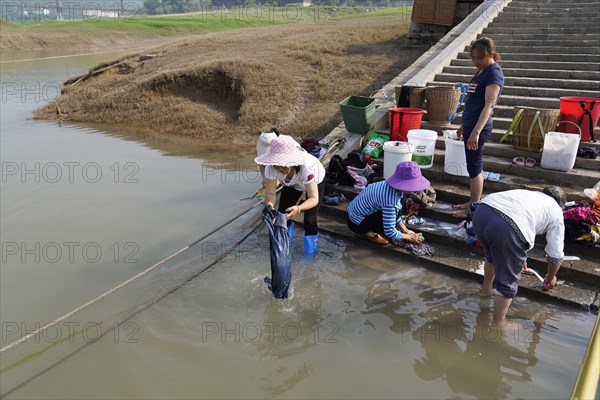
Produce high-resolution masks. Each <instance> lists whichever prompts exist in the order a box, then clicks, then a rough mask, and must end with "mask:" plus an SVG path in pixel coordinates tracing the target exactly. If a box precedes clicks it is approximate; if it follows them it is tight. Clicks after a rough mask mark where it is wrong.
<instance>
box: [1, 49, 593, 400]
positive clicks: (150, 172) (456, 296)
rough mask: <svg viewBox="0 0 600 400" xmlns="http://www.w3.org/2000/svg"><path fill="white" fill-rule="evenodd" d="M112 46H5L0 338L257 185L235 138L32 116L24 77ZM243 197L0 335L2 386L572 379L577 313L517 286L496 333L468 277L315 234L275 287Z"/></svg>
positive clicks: (16, 391) (395, 390) (38, 390)
mask: <svg viewBox="0 0 600 400" xmlns="http://www.w3.org/2000/svg"><path fill="white" fill-rule="evenodd" d="M110 56H111V55H106V54H102V55H91V56H87V57H74V58H68V57H67V58H59V59H48V60H40V61H30V62H22V63H4V64H1V66H2V88H3V91H2V125H1V128H2V133H1V147H0V151H1V158H2V160H1V161H2V183H1V184H2V186H1V189H2V190H1V192H0V196H1V213H2V218H1V225H0V228H1V232H0V233H1V236H2V257H3V259H2V266H1V269H0V274H1V276H0V278H1V279H0V285H1V286H0V288H1V293H0V296H1V302H0V311H1V316H0V317H1V322H2V341H1V346H2V347H4V346H6V345H8V344H9V343H11V342H13V341H14V340H16V339H18V338H19V337H21V336H23V335H25V334H27V333H28V332H31V331H33V330H35V329H36V328H37V327H39V326H40V325H43V324H44V323H46V322H48V321H51V320H53V319H54V318H57V317H59V316H61V315H63V314H64V313H66V312H67V311H70V310H71V309H73V308H75V307H77V306H79V305H80V304H83V303H84V302H86V301H87V300H89V299H91V298H93V297H95V296H97V295H98V294H100V293H102V292H104V291H105V290H108V289H110V288H112V287H114V286H116V285H117V284H119V283H120V282H122V281H124V280H125V279H127V278H128V277H130V276H133V275H134V274H136V273H138V272H140V271H143V270H144V269H146V268H147V267H149V266H151V265H152V264H153V263H155V262H156V261H157V260H160V259H162V258H163V257H166V256H167V255H169V254H171V253H173V252H174V251H176V250H178V249H180V248H182V247H183V246H184V245H186V244H188V243H190V242H192V241H194V240H195V239H196V238H199V237H201V236H202V235H204V234H206V233H208V232H209V231H211V230H212V229H214V228H215V227H217V226H219V225H221V224H222V223H224V222H225V221H226V220H228V219H229V218H231V217H232V216H234V215H236V214H238V213H240V212H241V211H243V210H245V209H248V208H250V207H251V206H252V205H253V204H255V203H254V201H252V200H240V199H242V198H245V197H247V196H250V195H251V194H252V193H254V191H255V190H256V188H257V186H258V183H257V176H256V170H255V169H254V168H253V167H252V166H251V159H252V156H253V153H252V151H253V149H252V146H251V145H249V146H248V148H244V149H241V148H236V150H235V151H232V149H231V148H228V147H227V146H217V145H215V144H210V145H200V144H198V143H197V142H196V141H190V140H186V139H182V138H161V137H157V136H155V135H150V134H148V133H147V132H143V131H135V130H131V129H126V128H124V127H118V126H111V127H107V126H95V125H74V124H69V125H65V124H63V125H62V126H60V125H58V124H56V123H48V122H40V121H32V120H29V119H28V118H29V115H30V114H31V111H32V110H33V109H35V108H36V107H38V106H39V105H40V104H41V102H43V101H46V100H47V98H48V97H51V95H50V94H48V95H47V96H46V97H44V96H45V95H44V93H43V90H41V89H40V93H39V95H38V96H37V97H36V95H35V92H34V91H35V90H36V89H35V88H36V87H37V88H44V87H45V88H48V91H49V90H50V89H49V88H51V87H52V85H53V82H58V83H59V82H61V81H62V80H64V79H65V78H66V77H67V76H71V75H75V74H79V73H81V72H83V71H85V70H87V68H89V67H90V66H92V65H94V64H96V63H98V62H100V61H102V60H104V59H106V58H110ZM3 61H4V60H3ZM23 83H24V84H26V85H29V86H25V87H24V89H23V86H22V85H21V84H23ZM32 88H34V89H32ZM48 93H49V92H48ZM256 210H258V209H255V210H254V211H251V212H249V213H247V214H245V215H244V216H243V217H242V218H240V219H239V220H237V221H235V222H234V223H232V224H230V225H228V226H227V228H225V229H224V230H222V231H219V233H217V234H215V235H213V236H211V237H210V238H208V239H206V240H204V241H202V242H200V243H199V244H197V245H196V246H194V247H192V248H191V249H190V250H189V251H187V252H185V253H183V254H181V255H179V256H178V257H176V258H174V259H172V260H170V261H169V262H166V263H165V264H164V265H162V266H160V267H159V268H157V269H155V270H154V271H152V272H151V273H149V274H147V275H145V276H143V277H141V278H140V279H138V280H136V281H135V282H134V283H132V284H131V285H129V286H127V287H125V288H124V289H122V290H120V291H118V292H116V293H114V294H113V295H110V296H108V297H107V298H105V299H103V300H102V301H100V302H98V303H95V304H94V305H92V306H90V307H88V308H86V309H85V310H83V311H81V312H79V313H77V314H75V315H73V316H71V317H70V318H68V319H66V320H65V321H63V322H61V323H60V324H58V325H57V326H54V327H52V328H51V329H48V330H47V331H44V332H43V333H40V334H38V335H35V336H34V337H33V338H32V339H31V340H30V341H28V342H26V343H25V344H23V345H20V346H17V347H15V348H14V349H11V350H8V351H6V352H5V353H3V354H2V359H1V364H2V365H1V367H2V370H1V376H0V386H1V388H0V395H3V396H6V397H7V398H275V397H284V398H515V397H521V398H557V399H559V398H565V397H567V396H568V395H569V393H570V391H571V388H572V385H573V383H574V380H575V377H576V373H577V370H578V367H579V363H580V361H581V358H582V355H583V352H584V349H585V346H586V344H587V340H588V337H589V334H590V332H591V328H592V325H593V318H594V316H593V315H591V314H589V313H587V312H582V311H579V310H574V309H570V308H566V307H560V306H556V305H547V304H541V303H537V302H535V301H532V300H530V299H528V298H525V297H519V298H518V299H517V301H516V302H515V304H514V305H513V307H512V308H511V312H510V315H511V317H512V320H513V321H514V325H513V326H512V327H511V328H510V329H508V330H507V331H505V332H504V333H501V332H498V331H496V330H494V329H490V328H489V327H488V324H489V318H490V304H489V301H487V300H481V299H479V297H478V296H477V295H475V294H474V293H476V291H477V285H476V284H475V283H473V282H472V281H467V280H461V279H456V278H453V277H449V276H445V275H441V274H436V273H433V272H431V271H428V270H426V269H423V268H422V267H419V266H417V265H411V264H410V263H407V262H405V261H404V260H401V259H398V258H394V259H388V258H380V257H377V258H375V257H374V256H373V253H372V251H370V250H368V251H367V250H365V249H362V248H357V247H356V246H352V245H349V244H348V243H345V242H343V241H340V240H339V239H335V238H331V237H327V236H323V237H322V238H321V241H320V246H321V247H320V255H319V258H318V259H317V261H316V262H315V263H314V264H312V265H310V266H306V265H305V263H304V262H303V260H302V254H301V253H302V245H301V242H300V241H299V240H296V243H295V245H294V248H293V255H294V257H293V259H294V262H293V274H294V276H293V285H292V291H291V297H290V299H288V300H286V301H275V300H273V299H272V298H271V296H270V295H269V294H268V292H267V291H266V288H265V286H264V284H263V283H262V279H263V277H264V276H265V275H268V273H269V255H268V246H267V243H268V240H267V236H266V232H265V230H264V229H263V228H261V227H260V220H259V216H258V215H257V214H256V212H255V211H256ZM255 227H259V229H258V230H257V231H253V229H254V228H255ZM246 236H247V239H245V240H244V241H242V239H243V238H244V237H246ZM238 241H242V242H241V245H240V246H238V247H237V248H236V249H235V250H233V251H232V252H231V253H228V250H229V249H230V248H231V247H232V245H234V244H235V243H236V242H238ZM219 257H220V258H223V260H222V261H221V262H219V263H216V264H213V261H214V260H215V259H216V258H219ZM207 268H208V269H207ZM205 269H206V270H205ZM203 270H205V271H204V272H201V271H203Z"/></svg>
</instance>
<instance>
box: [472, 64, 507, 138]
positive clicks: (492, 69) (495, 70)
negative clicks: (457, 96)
mask: <svg viewBox="0 0 600 400" xmlns="http://www.w3.org/2000/svg"><path fill="white" fill-rule="evenodd" d="M494 84H495V85H500V93H502V87H503V86H504V74H503V73H502V68H500V65H498V64H497V63H494V64H492V65H490V66H489V67H487V68H486V69H484V70H483V71H481V72H480V73H479V74H478V75H477V76H475V77H474V78H473V80H472V81H471V83H470V84H469V87H468V88H467V99H466V100H465V110H464V112H463V115H462V125H463V128H465V130H472V129H473V128H475V125H477V120H478V119H479V115H480V114H481V111H482V110H483V107H484V106H485V88H486V87H487V86H488V85H494ZM500 93H498V97H500ZM492 115H493V113H492ZM492 115H490V118H489V119H488V121H487V123H486V124H485V128H488V129H491V128H492Z"/></svg>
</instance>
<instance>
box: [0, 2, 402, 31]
mask: <svg viewBox="0 0 600 400" xmlns="http://www.w3.org/2000/svg"><path fill="white" fill-rule="evenodd" d="M411 12H412V7H402V8H387V9H381V10H376V11H369V12H367V11H366V10H364V9H358V8H351V7H337V8H331V7H323V6H313V7H271V6H255V7H238V8H234V9H230V10H224V9H215V10H213V11H211V12H207V13H196V14H189V15H165V16H161V15H156V16H144V15H140V16H136V15H134V16H129V17H125V18H124V17H122V18H116V17H115V18H109V17H104V18H92V17H90V18H89V19H86V20H73V21H53V20H46V19H40V20H38V21H35V20H30V21H23V22H4V23H2V31H3V33H13V32H21V33H25V32H28V33H37V32H39V33H44V34H52V33H56V34H65V33H76V34H84V35H85V34H112V33H127V34H131V35H141V36H153V35H177V34H184V33H206V32H219V31H228V30H233V29H240V28H251V27H262V26H274V25H281V24H293V23H299V22H332V21H337V20H342V19H352V18H373V19H377V18H385V17H390V16H398V15H408V16H410V13H411Z"/></svg>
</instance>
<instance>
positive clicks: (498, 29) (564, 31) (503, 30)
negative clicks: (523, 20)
mask: <svg viewBox="0 0 600 400" xmlns="http://www.w3.org/2000/svg"><path fill="white" fill-rule="evenodd" d="M597 33H600V28H598V27H591V28H590V27H587V28H586V27H577V26H576V25H575V26H571V27H566V28H562V27H555V28H545V27H543V28H540V27H533V28H527V27H523V28H521V27H519V28H515V27H513V26H500V25H497V24H490V25H489V26H488V27H487V28H484V29H483V32H482V34H483V35H485V36H491V35H498V34H500V35H511V34H516V35H538V34H541V35H543V34H551V35H572V34H575V35H577V34H584V35H587V34H597Z"/></svg>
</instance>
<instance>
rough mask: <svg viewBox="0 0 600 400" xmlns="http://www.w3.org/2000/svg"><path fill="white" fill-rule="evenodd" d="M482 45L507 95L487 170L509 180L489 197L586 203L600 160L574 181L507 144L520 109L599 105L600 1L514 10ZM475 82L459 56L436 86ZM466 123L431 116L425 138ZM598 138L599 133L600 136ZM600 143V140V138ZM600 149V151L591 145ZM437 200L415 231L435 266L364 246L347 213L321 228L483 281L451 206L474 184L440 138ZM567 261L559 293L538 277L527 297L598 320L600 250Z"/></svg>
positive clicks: (581, 167)
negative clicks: (529, 161) (575, 101)
mask: <svg viewBox="0 0 600 400" xmlns="http://www.w3.org/2000/svg"><path fill="white" fill-rule="evenodd" d="M479 36H489V37H491V38H492V39H493V40H494V41H495V42H496V45H497V51H498V52H499V53H500V54H501V56H502V64H501V65H502V68H503V70H504V74H505V85H506V86H505V87H504V89H503V92H502V96H501V98H500V100H499V103H498V106H497V108H496V109H495V112H494V132H493V136H492V139H491V141H490V142H489V143H488V144H486V147H485V156H484V170H486V171H491V172H497V173H500V174H501V179H500V181H497V182H493V181H485V184H484V195H485V194H486V193H492V192H496V191H503V190H509V189H515V188H527V189H541V188H543V187H544V186H548V185H550V184H552V185H558V186H561V187H563V188H564V189H565V191H566V192H567V194H568V200H585V197H584V196H583V189H584V188H587V187H592V186H594V184H596V182H598V181H599V180H600V159H596V160H588V159H582V158H577V162H576V164H575V168H573V169H572V170H571V171H569V172H559V171H551V170H545V169H542V168H541V167H540V166H539V161H540V158H541V154H540V153H532V152H526V151H521V150H516V149H514V148H513V147H512V145H510V144H501V143H499V142H498V141H499V139H500V137H501V136H502V135H503V134H504V132H505V131H506V129H507V128H508V126H509V125H510V123H511V120H512V117H513V114H514V112H513V107H515V106H527V107H536V108H559V98H560V97H561V96H586V97H598V98H600V0H595V1H593V0H583V2H567V1H566V0H542V1H540V0H533V1H525V0H515V1H513V2H511V3H510V4H509V5H508V6H507V7H505V8H504V10H503V11H502V12H501V13H500V14H499V15H498V16H497V17H496V18H495V19H494V20H493V21H492V22H491V23H490V24H489V25H488V26H487V27H486V28H484V29H483V31H482V32H481V34H480V35H479ZM474 73H475V68H474V67H473V65H472V64H471V60H470V55H469V47H468V46H467V47H466V48H465V49H464V52H460V53H459V54H458V57H457V58H455V59H453V60H452V61H451V62H450V65H448V66H446V67H445V68H444V69H443V71H442V72H441V73H439V74H437V75H436V76H435V79H434V81H433V82H428V83H427V84H428V85H452V84H453V83H456V82H463V83H468V82H469V81H470V80H471V78H472V76H473V75H474ZM459 124H460V119H457V120H455V121H454V122H453V124H452V125H450V126H445V127H440V126H434V125H431V124H429V123H428V122H427V116H426V115H425V117H424V121H423V123H422V125H421V128H424V129H432V130H435V131H437V132H438V133H441V131H442V130H445V129H458V127H459ZM596 134H597V135H598V133H596ZM597 137H600V136H597ZM581 146H593V147H596V148H598V149H600V142H599V143H582V144H581ZM516 156H523V157H530V158H534V159H536V160H537V161H538V163H537V164H536V165H535V166H534V167H533V168H527V167H520V166H517V165H514V164H512V165H511V161H512V159H513V158H514V157H516ZM422 172H423V174H424V175H425V176H426V177H427V178H428V179H429V180H430V181H431V182H432V185H433V187H434V188H435V190H436V192H437V200H438V201H437V203H436V205H435V206H434V207H432V208H426V209H423V210H422V211H421V214H420V216H422V217H424V218H425V220H426V224H425V225H422V226H412V227H411V229H413V230H415V231H420V232H423V233H424V235H425V237H426V239H427V241H428V242H429V243H432V244H433V245H434V247H435V248H436V256H435V257H416V256H413V255H412V254H411V253H410V252H408V251H406V250H405V249H402V248H399V247H397V246H391V245H388V246H383V247H378V246H375V245H371V244H370V243H368V242H366V241H364V240H362V239H360V238H359V237H357V236H356V235H354V234H353V233H352V232H350V230H349V229H348V228H347V226H346V207H347V204H341V205H339V206H325V205H323V206H322V208H321V212H320V222H319V224H320V228H321V229H322V230H324V231H326V232H329V233H330V234H332V235H336V236H341V237H343V238H345V239H346V240H350V241H357V243H361V244H362V245H365V246H372V247H373V249H374V250H376V251H384V252H393V253H399V254H401V256H402V257H413V258H415V259H416V260H419V261H421V262H423V263H425V264H427V265H429V266H432V267H434V268H439V269H440V270H441V271H444V273H450V274H457V273H459V274H466V275H467V276H471V277H477V279H481V277H480V274H481V268H482V260H483V252H482V249H481V248H478V247H474V246H469V245H467V244H466V243H465V242H464V241H463V240H462V239H458V238H456V237H454V236H452V234H451V232H452V230H453V229H454V226H455V225H456V224H457V223H458V222H460V221H458V220H456V219H453V218H452V217H451V215H450V214H451V204H455V203H459V202H464V201H467V200H468V198H469V181H468V178H466V177H461V176H454V175H450V174H447V173H445V172H444V141H443V139H442V138H441V136H440V137H438V141H437V143H436V152H435V156H434V165H433V167H432V168H430V169H423V170H422ZM334 191H335V192H342V193H343V194H344V195H345V196H346V197H347V198H348V200H349V201H350V200H351V199H352V198H354V196H356V195H357V193H358V191H356V190H355V189H353V188H348V187H342V186H337V185H335V186H328V187H327V188H326V190H325V192H326V193H329V192H334ZM543 246H544V238H543V237H541V236H540V237H538V240H537V242H536V247H535V248H534V250H532V251H531V252H530V257H529V259H528V264H529V266H530V267H531V268H534V269H536V270H538V271H539V272H540V274H542V275H543V274H544V273H545V272H546V267H547V264H546V260H545V256H544V252H543ZM565 253H566V254H568V255H576V256H579V257H580V258H581V260H580V261H573V262H565V263H564V264H563V266H562V268H561V270H560V271H559V274H558V277H559V281H562V282H563V283H562V284H561V285H560V286H559V287H558V288H557V289H556V290H552V291H550V292H543V291H542V290H541V283H540V282H539V281H538V280H537V279H536V278H535V277H533V276H531V275H523V277H522V279H521V281H520V292H521V293H524V292H528V293H530V294H533V295H537V296H542V297H544V298H546V299H554V300H557V301H562V302H566V303H570V304H574V305H577V306H579V307H583V308H587V309H595V310H597V309H598V307H599V305H600V249H599V248H598V247H596V248H590V247H585V246H584V245H582V244H580V243H572V244H568V245H567V247H566V249H565Z"/></svg>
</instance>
